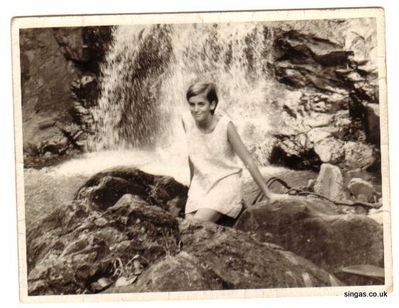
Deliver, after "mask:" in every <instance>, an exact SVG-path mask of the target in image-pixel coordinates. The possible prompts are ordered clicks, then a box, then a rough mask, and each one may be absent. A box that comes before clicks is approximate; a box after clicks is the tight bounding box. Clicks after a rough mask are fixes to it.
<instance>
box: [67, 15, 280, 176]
mask: <svg viewBox="0 0 399 308" xmlns="http://www.w3.org/2000/svg"><path fill="white" fill-rule="evenodd" d="M272 44H273V30H272V28H269V27H267V26H266V25H265V24H261V23H257V24H256V23H226V24H176V25H144V26H143V25H136V26H119V27H117V28H115V29H114V32H113V45H112V46H111V48H110V51H109V53H108V55H107V57H106V61H105V63H104V64H103V66H102V69H101V72H102V80H101V93H100V99H99V101H98V106H97V107H95V108H94V109H93V110H92V114H93V117H94V120H95V125H96V134H95V135H94V136H93V137H92V138H91V139H90V140H89V142H88V148H89V149H90V151H91V152H92V153H91V154H89V156H90V155H91V157H92V158H91V160H92V162H93V161H95V163H94V164H95V166H96V167H97V168H98V166H103V167H110V166H112V165H113V164H114V165H115V164H118V165H121V164H129V165H132V164H133V165H136V166H138V167H140V168H143V169H145V168H144V166H148V164H154V162H157V163H156V164H157V166H158V167H159V168H158V167H154V168H153V170H152V169H151V170H149V171H154V172H158V173H159V172H162V171H160V170H161V169H163V168H164V167H165V165H170V166H172V167H170V169H169V171H170V172H169V171H168V170H166V171H165V172H163V173H170V174H169V175H172V176H175V177H177V178H180V179H181V178H184V177H187V175H188V168H187V166H186V165H187V158H186V156H185V153H186V148H185V139H184V132H183V130H182V126H181V120H180V119H181V115H182V113H184V112H188V106H187V103H186V101H185V93H186V90H187V88H188V87H189V85H190V84H192V83H193V82H196V81H213V82H214V83H216V85H217V87H218V94H219V105H218V111H222V112H224V113H227V114H228V115H229V116H230V117H231V118H232V120H233V121H234V123H235V124H236V126H237V127H238V130H239V132H240V134H241V136H242V138H243V140H244V142H245V143H246V144H247V145H248V146H249V147H251V146H253V145H256V144H258V143H259V142H263V141H264V140H265V138H267V134H268V132H269V130H270V128H271V127H272V126H273V123H272V122H271V121H272V120H270V119H273V118H274V117H273V116H269V115H270V112H272V110H273V107H272V106H273V104H272V103H273V101H274V99H275V98H274V97H273V91H274V88H275V86H276V82H275V81H273V78H272V77H271V76H270V74H271V73H270V72H269V69H268V67H269V62H270V61H271V56H272V53H271V51H272ZM104 151H107V152H106V153H108V154H107V156H103V157H102V158H98V156H99V154H98V153H104ZM109 151H111V152H109ZM109 153H111V154H109ZM94 156H95V157H97V159H95V160H94V159H93V157H94ZM84 165H85V163H83V164H82V166H81V167H84ZM91 165H92V164H91ZM176 166H181V167H180V169H181V168H183V169H184V170H185V169H187V170H185V171H184V172H183V173H185V175H184V176H182V175H181V173H180V174H179V175H176V169H178V168H177V167H176ZM66 168H67V167H65V170H67V169H66ZM74 169H75V168H74ZM183 182H187V181H186V180H183Z"/></svg>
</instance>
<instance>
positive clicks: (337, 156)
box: [314, 137, 345, 164]
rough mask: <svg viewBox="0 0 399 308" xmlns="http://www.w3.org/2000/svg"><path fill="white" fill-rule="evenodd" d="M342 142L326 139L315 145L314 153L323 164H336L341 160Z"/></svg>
mask: <svg viewBox="0 0 399 308" xmlns="http://www.w3.org/2000/svg"><path fill="white" fill-rule="evenodd" d="M343 144H344V143H343V142H342V141H340V140H337V139H335V138H332V137H327V138H325V139H322V140H320V141H318V142H317V143H315V145H314V151H315V152H316V154H317V155H318V156H319V158H320V160H321V161H322V162H323V163H331V164H336V163H339V162H341V161H342V160H343V158H344V155H345V153H344V151H343V149H342V147H343Z"/></svg>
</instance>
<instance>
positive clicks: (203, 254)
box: [105, 220, 342, 293]
mask: <svg viewBox="0 0 399 308" xmlns="http://www.w3.org/2000/svg"><path fill="white" fill-rule="evenodd" d="M180 235H181V245H182V246H181V247H182V251H181V252H180V253H179V254H177V255H175V256H166V257H165V258H163V259H162V260H160V261H159V262H157V263H156V264H154V265H152V266H151V267H149V268H147V269H146V270H145V271H144V272H143V274H142V275H140V276H139V277H138V278H137V280H136V281H134V282H132V283H130V284H129V285H125V286H120V287H118V286H115V287H111V288H110V289H107V290H106V291H105V292H106V293H132V292H165V291H200V290H226V289H248V288H250V289H256V288H290V287H291V288H293V287H320V286H339V285H341V284H342V283H341V282H340V281H339V280H338V279H337V278H336V277H335V276H334V275H331V274H329V273H327V272H326V271H324V270H321V269H320V268H318V267H317V266H315V265H314V264H312V263H311V262H309V261H307V260H305V259H303V258H301V257H299V256H297V255H295V254H293V253H291V252H289V251H286V250H284V249H282V248H281V247H279V246H276V245H273V244H268V243H262V242H260V241H258V240H256V239H255V238H254V237H253V236H251V235H250V234H248V233H246V232H242V231H239V230H236V229H232V228H226V227H222V226H219V225H216V224H213V223H208V222H198V221H197V222H196V221H187V220H181V221H180Z"/></svg>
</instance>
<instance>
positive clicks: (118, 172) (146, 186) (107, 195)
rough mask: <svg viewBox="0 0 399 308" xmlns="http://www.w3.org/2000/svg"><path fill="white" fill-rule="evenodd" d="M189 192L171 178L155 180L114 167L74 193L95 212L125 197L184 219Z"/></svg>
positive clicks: (133, 171)
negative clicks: (134, 197) (143, 202)
mask: <svg viewBox="0 0 399 308" xmlns="http://www.w3.org/2000/svg"><path fill="white" fill-rule="evenodd" d="M187 192H188V188H187V187H186V186H184V185H182V184H180V183H178V182H176V181H175V180H174V179H173V178H171V177H167V176H154V175H151V174H148V173H145V172H143V171H141V170H139V169H136V168H129V167H117V168H112V169H109V170H105V171H103V172H99V173H97V174H95V175H94V176H92V177H91V178H90V179H89V180H88V181H87V182H86V183H85V184H84V185H83V186H82V187H81V188H80V189H79V190H78V191H77V193H76V195H75V200H84V201H85V202H88V204H91V205H92V206H93V207H94V208H98V209H106V208H108V207H110V206H113V205H114V204H115V203H116V202H117V201H118V200H119V199H120V198H121V197H122V196H123V195H124V194H133V195H137V196H140V197H141V198H142V199H144V200H146V202H148V203H149V204H151V205H156V206H158V207H161V208H162V209H164V210H166V211H169V212H170V213H173V215H174V216H176V217H177V216H183V214H184V206H185V202H186V200H187Z"/></svg>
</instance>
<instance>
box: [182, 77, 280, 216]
mask: <svg viewBox="0 0 399 308" xmlns="http://www.w3.org/2000/svg"><path fill="white" fill-rule="evenodd" d="M186 98H187V101H188V104H189V107H190V112H191V116H192V117H188V118H186V119H183V127H184V130H185V132H186V137H187V144H188V152H189V167H190V188H189V192H188V200H187V204H186V209H185V213H186V216H188V217H193V218H194V219H198V220H205V221H212V222H217V221H218V220H219V218H221V217H222V215H226V216H229V217H231V218H236V217H237V216H238V215H239V213H240V211H241V209H242V192H241V190H242V188H241V173H242V169H241V167H240V165H239V164H238V162H237V159H236V156H238V157H239V158H240V159H241V160H242V162H243V163H244V165H245V167H246V168H247V169H248V170H249V172H250V174H251V175H252V177H253V179H254V180H255V182H256V183H257V184H258V186H259V188H260V189H261V191H262V192H263V194H264V195H265V197H266V198H267V199H268V200H269V201H271V199H272V198H273V194H272V193H271V192H270V191H269V189H268V188H267V186H266V185H265V182H264V179H263V177H262V175H261V173H260V172H259V169H258V167H257V166H256V164H255V162H254V160H253V159H252V157H251V155H250V153H249V152H248V150H247V148H246V147H245V145H244V144H243V142H242V141H241V138H240V136H239V135H238V133H237V130H236V128H235V126H234V124H233V123H232V121H231V120H230V119H229V118H228V117H227V116H225V115H219V114H215V110H216V106H217V104H218V96H217V93H216V86H215V85H214V84H213V83H195V84H193V85H191V86H190V87H189V88H188V90H187V93H186Z"/></svg>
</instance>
